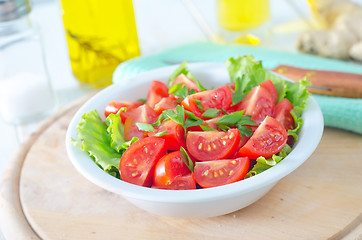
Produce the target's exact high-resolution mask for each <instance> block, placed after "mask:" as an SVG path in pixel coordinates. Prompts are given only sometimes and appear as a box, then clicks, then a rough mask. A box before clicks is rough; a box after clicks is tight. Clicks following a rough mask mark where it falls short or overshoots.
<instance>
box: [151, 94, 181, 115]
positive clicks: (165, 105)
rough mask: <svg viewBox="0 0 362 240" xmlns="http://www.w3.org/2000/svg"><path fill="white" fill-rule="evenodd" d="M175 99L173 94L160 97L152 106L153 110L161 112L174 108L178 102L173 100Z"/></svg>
mask: <svg viewBox="0 0 362 240" xmlns="http://www.w3.org/2000/svg"><path fill="white" fill-rule="evenodd" d="M175 100H177V98H176V97H174V96H173V95H170V96H169V97H164V98H162V99H161V100H160V101H159V102H158V103H156V105H155V107H154V110H155V112H156V113H158V114H161V113H162V112H163V111H164V110H167V109H176V107H177V105H179V104H178V103H177V102H175Z"/></svg>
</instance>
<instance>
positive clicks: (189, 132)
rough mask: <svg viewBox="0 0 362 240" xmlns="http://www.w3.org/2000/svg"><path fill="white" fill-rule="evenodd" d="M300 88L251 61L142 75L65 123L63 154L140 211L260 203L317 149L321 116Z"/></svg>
mask: <svg viewBox="0 0 362 240" xmlns="http://www.w3.org/2000/svg"><path fill="white" fill-rule="evenodd" d="M308 84H309V83H308V81H307V80H306V79H301V80H300V81H299V82H298V83H295V82H291V81H287V80H285V79H284V78H282V77H280V76H278V75H276V74H274V73H271V72H269V71H267V70H266V69H264V68H263V66H262V64H261V62H259V61H256V60H255V59H254V57H253V56H237V57H234V58H230V59H228V60H227V61H226V63H225V65H224V66H223V65H222V64H218V63H200V64H189V65H188V64H187V62H184V63H182V64H181V65H179V66H176V67H175V66H172V67H167V68H163V69H157V70H154V71H151V72H146V73H143V74H140V75H137V76H135V77H134V79H130V81H128V83H123V84H114V85H112V86H110V87H108V88H106V89H104V90H102V91H101V92H100V93H99V94H97V95H96V96H95V97H93V98H92V99H91V100H89V101H88V102H87V103H86V104H85V105H84V106H83V107H82V108H81V109H80V110H79V111H78V112H77V114H76V115H75V117H74V118H73V120H72V122H71V124H70V127H69V129H68V133H67V150H68V153H69V156H70V159H71V160H72V162H73V164H74V165H75V166H76V168H77V169H78V170H79V171H80V172H81V173H83V174H84V175H85V176H86V177H87V178H88V179H89V180H91V181H93V182H94V183H96V184H97V185H100V186H102V187H104V188H106V189H107V190H110V191H113V192H116V193H119V194H121V195H123V196H124V197H125V198H127V199H128V200H130V201H131V202H132V203H134V204H136V205H137V206H139V207H141V208H143V209H145V210H147V211H149V212H153V213H156V214H161V215H167V216H178V217H179V216H180V217H205V216H206V217H208V216H216V215H220V214H225V213H228V212H232V211H235V210H238V209H240V208H242V207H244V206H247V205H248V204H250V203H252V202H253V201H255V200H257V199H258V198H260V197H261V196H262V195H263V194H265V193H266V192H267V191H268V190H269V189H270V188H271V187H272V186H273V185H274V184H275V183H276V182H277V181H278V180H280V179H281V178H282V177H284V176H286V175H287V174H289V173H290V172H292V171H293V170H294V169H295V168H297V167H298V166H299V165H301V164H302V162H304V161H305V160H306V159H307V158H308V157H309V156H310V154H312V152H313V151H314V149H315V148H316V146H317V145H318V142H319V140H320V138H321V135H322V131H323V118H322V116H321V113H320V109H319V108H318V105H317V104H316V103H315V101H314V100H313V99H312V98H311V97H310V93H309V92H308V91H307V89H306V86H307V85H308ZM308 112H309V114H311V115H314V117H313V118H314V119H309V118H308ZM309 121H315V122H316V124H315V125H314V127H310V129H309V130H310V131H314V132H311V133H313V134H314V136H316V137H315V138H314V140H313V141H312V142H310V141H309V140H307V139H308V138H309V137H310V136H304V135H305V134H306V132H308V130H306V131H304V130H305V128H306V127H308V126H305V123H307V124H308V125H310V124H311V123H310V122H309ZM312 125H313V124H312ZM313 128H314V129H313ZM303 137H304V139H306V140H304V141H305V144H306V146H307V145H308V146H307V148H304V147H303V142H302V141H303ZM308 141H309V142H308ZM298 145H299V146H301V147H302V148H304V149H299V150H298ZM298 151H301V153H303V156H299V155H296V158H297V160H293V153H295V152H297V153H296V154H298ZM294 155H295V154H294ZM298 157H299V160H298ZM288 158H289V159H290V160H289V161H291V164H285V165H284V167H283V163H284V162H287V160H288ZM293 161H294V162H293ZM279 165H280V166H281V167H279ZM278 167H279V168H278ZM274 169H276V170H275V171H273V170H274ZM273 172H274V173H273ZM238 196H239V198H238ZM240 196H244V198H245V199H244V200H243V199H242V198H240ZM218 201H220V203H222V204H221V205H223V206H224V207H220V206H218V205H217V204H216V203H217V202H218ZM223 201H224V202H223ZM227 201H229V203H227ZM207 202H208V203H209V204H206V203H207ZM231 203H232V204H231ZM210 204H211V205H215V204H216V205H217V207H213V209H212V206H211V205H210ZM185 208H187V211H186V210H184V209H185Z"/></svg>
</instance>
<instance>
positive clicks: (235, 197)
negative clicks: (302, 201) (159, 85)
mask: <svg viewBox="0 0 362 240" xmlns="http://www.w3.org/2000/svg"><path fill="white" fill-rule="evenodd" d="M176 67H177V66H170V67H165V68H160V69H156V70H153V71H149V72H145V73H142V74H139V75H137V76H134V77H132V78H130V79H128V81H125V82H122V83H118V84H113V85H111V86H109V87H107V88H106V89H104V90H102V91H101V92H99V93H98V94H97V95H95V96H94V97H92V98H91V99H90V100H89V101H87V102H86V103H85V104H84V105H83V106H82V107H81V108H80V109H79V110H78V112H77V113H76V114H75V116H74V117H73V119H72V121H71V123H70V125H69V128H68V131H67V135H66V147H67V152H68V155H69V158H70V160H71V162H72V163H73V165H74V166H75V167H76V169H77V170H78V171H79V172H80V173H81V174H83V175H84V176H85V177H86V178H87V179H88V180H89V181H91V182H93V183H94V184H96V185H98V186H100V187H102V188H104V189H106V190H108V191H111V192H114V193H117V194H120V195H122V196H123V197H124V198H125V199H127V200H128V201H129V202H131V203H133V204H135V205H136V206H138V207H139V208H141V209H144V210H146V211H148V212H150V213H153V214H157V215H163V216H170V217H182V218H186V217H187V218H203V217H212V216H218V215H223V214H227V213H230V212H233V211H237V210H239V209H241V208H244V207H246V206H248V205H250V204H252V203H253V202H255V201H256V200H258V199H259V198H261V197H262V196H264V195H265V194H266V193H267V192H268V191H269V190H270V189H271V188H272V187H273V186H274V185H275V184H276V183H277V182H278V181H279V180H280V179H282V178H283V177H285V176H287V175H288V174H289V173H291V172H292V171H294V170H295V169H296V168H297V167H299V166H300V165H301V164H302V163H303V162H304V161H306V160H307V159H308V157H309V156H310V155H311V154H312V153H313V151H314V150H315V149H316V147H317V145H318V143H319V141H320V139H321V137H322V133H323V116H322V113H321V110H320V108H319V106H318V104H317V103H316V101H315V100H314V99H313V98H312V97H310V98H309V99H308V101H307V104H308V107H307V108H306V109H305V110H304V113H303V115H302V118H303V119H304V125H303V127H302V129H301V132H300V134H299V139H298V141H297V143H296V144H295V145H294V147H293V150H292V152H291V153H290V154H289V155H288V156H287V157H286V158H285V159H283V160H282V161H281V162H280V163H278V164H277V165H275V166H274V167H272V168H270V169H268V170H266V171H265V172H262V173H260V174H258V175H256V176H254V177H251V178H248V179H245V180H242V181H239V182H236V183H232V184H228V185H225V186H220V187H214V188H208V189H197V190H180V191H176V190H161V189H152V188H146V187H140V186H137V185H133V184H130V183H127V182H124V181H122V180H119V179H117V178H115V177H112V176H111V175H109V174H107V173H106V172H104V171H102V170H101V169H100V168H99V167H98V166H97V165H96V164H95V163H94V162H93V161H92V159H91V158H89V157H88V155H87V154H86V153H85V152H82V151H81V150H80V149H79V148H78V147H74V146H73V145H72V143H71V139H72V138H75V139H76V138H77V134H76V127H77V124H78V122H79V119H80V118H81V116H82V115H83V114H84V113H86V112H89V111H91V110H94V109H97V110H98V112H99V114H100V115H101V116H103V112H104V108H105V106H106V105H107V104H108V103H109V102H110V101H112V100H127V101H135V100H137V99H139V98H145V97H146V96H147V91H148V88H149V86H150V83H151V81H152V80H159V81H163V82H166V81H167V79H168V77H169V76H170V74H171V73H172V72H173V71H174V70H175V68H176ZM189 69H190V71H191V72H192V74H193V75H194V76H195V77H196V78H197V79H200V82H201V83H202V84H203V85H205V86H206V87H211V86H216V87H217V86H221V85H224V84H225V83H227V82H229V75H228V73H227V70H226V69H225V67H224V64H222V63H194V64H189Z"/></svg>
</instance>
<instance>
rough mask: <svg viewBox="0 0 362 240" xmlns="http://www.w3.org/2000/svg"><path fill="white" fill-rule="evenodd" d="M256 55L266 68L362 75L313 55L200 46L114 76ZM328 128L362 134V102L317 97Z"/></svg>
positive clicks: (124, 67) (144, 60) (127, 66)
mask: <svg viewBox="0 0 362 240" xmlns="http://www.w3.org/2000/svg"><path fill="white" fill-rule="evenodd" d="M247 54H252V55H254V56H255V58H256V59H258V60H261V61H262V63H263V66H264V67H265V68H267V69H272V68H274V67H276V66H278V65H280V64H286V65H292V66H297V67H302V68H312V69H319V70H333V71H344V72H351V73H358V74H362V66H361V65H357V64H354V63H348V62H343V61H339V60H334V59H326V58H321V57H317V56H313V55H307V54H298V53H288V52H281V51H275V50H269V49H263V48H260V47H252V46H244V45H221V44H215V43H210V42H197V43H190V44H186V45H182V46H179V47H176V48H172V49H168V50H165V51H163V52H160V53H158V54H155V55H151V56H144V57H138V58H134V59H132V60H129V61H126V62H124V63H122V64H120V65H119V66H118V67H117V69H116V71H115V72H114V74H113V82H121V81H122V80H125V79H127V78H129V77H131V76H134V75H136V74H138V73H141V72H145V71H149V70H152V69H156V68H160V67H165V66H169V65H171V64H179V63H181V62H183V61H185V60H187V61H188V62H189V63H191V62H224V61H225V60H226V59H228V58H230V57H234V56H237V55H247ZM313 97H314V98H315V99H316V101H317V102H318V104H319V106H320V108H321V110H322V113H323V117H324V124H325V126H326V127H335V128H340V129H344V130H347V131H352V132H355V133H359V134H362V99H361V98H359V99H353V98H342V97H330V96H322V95H316V94H314V95H313Z"/></svg>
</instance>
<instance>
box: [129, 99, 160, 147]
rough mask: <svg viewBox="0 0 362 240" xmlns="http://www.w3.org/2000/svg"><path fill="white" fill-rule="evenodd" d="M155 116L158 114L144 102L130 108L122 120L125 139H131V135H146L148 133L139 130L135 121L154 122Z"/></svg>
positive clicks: (139, 136)
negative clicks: (130, 110)
mask: <svg viewBox="0 0 362 240" xmlns="http://www.w3.org/2000/svg"><path fill="white" fill-rule="evenodd" d="M157 118H158V114H157V113H156V112H155V111H154V110H153V109H152V108H151V107H149V106H148V105H145V104H144V105H142V106H139V107H138V108H136V109H134V110H132V112H130V114H129V116H128V118H127V119H126V121H125V122H124V137H125V138H126V140H127V141H129V140H131V139H132V137H138V138H139V139H142V138H145V137H147V136H148V133H147V132H144V131H141V130H139V129H138V127H137V126H136V123H138V122H139V123H154V122H156V121H157Z"/></svg>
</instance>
